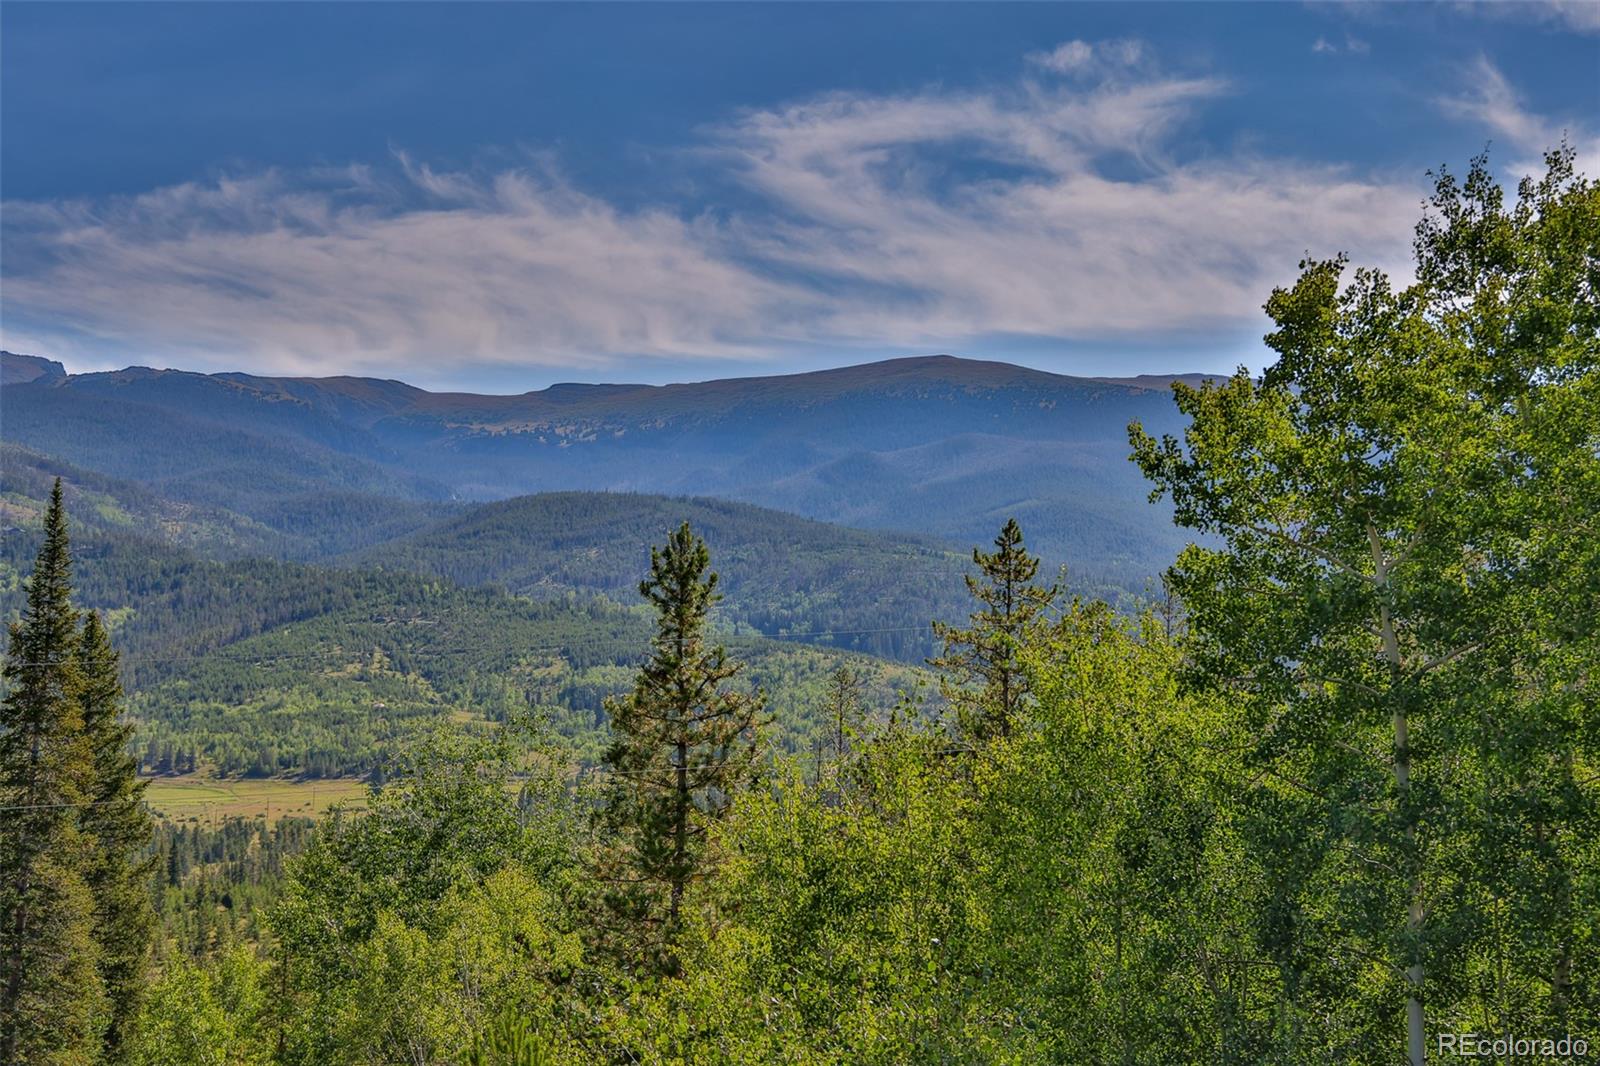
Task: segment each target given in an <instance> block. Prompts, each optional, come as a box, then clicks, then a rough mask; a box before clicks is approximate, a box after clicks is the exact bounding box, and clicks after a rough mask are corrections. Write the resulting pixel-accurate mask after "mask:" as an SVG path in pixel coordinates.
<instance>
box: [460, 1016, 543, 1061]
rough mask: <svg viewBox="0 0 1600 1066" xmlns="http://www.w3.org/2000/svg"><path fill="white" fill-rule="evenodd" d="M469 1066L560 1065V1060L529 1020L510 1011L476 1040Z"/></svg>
mask: <svg viewBox="0 0 1600 1066" xmlns="http://www.w3.org/2000/svg"><path fill="white" fill-rule="evenodd" d="M467 1066H556V1059H555V1056H554V1055H553V1054H551V1053H550V1052H549V1050H548V1049H547V1047H546V1045H545V1044H544V1042H543V1041H542V1040H540V1039H539V1036H538V1034H537V1033H536V1032H535V1031H534V1029H533V1026H532V1025H530V1024H529V1022H528V1020H527V1019H526V1018H524V1017H522V1016H521V1015H519V1014H516V1013H515V1012H513V1011H506V1012H505V1013H502V1014H501V1015H500V1016H499V1017H497V1018H496V1019H495V1020H494V1023H493V1024H492V1025H491V1026H490V1027H489V1029H488V1031H487V1032H486V1033H480V1034H478V1035H477V1036H476V1037H474V1038H473V1041H472V1053H471V1054H470V1055H468V1056H467Z"/></svg>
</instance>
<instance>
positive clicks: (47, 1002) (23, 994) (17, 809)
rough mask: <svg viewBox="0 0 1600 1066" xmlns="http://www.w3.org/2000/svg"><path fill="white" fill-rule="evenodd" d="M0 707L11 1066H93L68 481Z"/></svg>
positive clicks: (5, 1003)
mask: <svg viewBox="0 0 1600 1066" xmlns="http://www.w3.org/2000/svg"><path fill="white" fill-rule="evenodd" d="M44 528H45V539H44V545H43V547H42V548H40V550H39V557H38V562H37V563H36V564H35V566H34V571H33V577H32V578H31V579H30V581H29V584H28V596H27V601H26V603H25V605H24V607H23V609H22V617H21V619H20V620H19V621H18V622H16V623H14V624H13V625H12V627H11V642H10V648H9V649H8V652H7V656H6V663H5V668H4V676H5V679H6V682H7V685H8V688H9V691H8V693H7V695H6V697H5V700H4V701H3V702H0V806H3V807H5V808H7V810H6V811H5V819H4V822H5V831H4V833H3V834H0V898H3V913H0V967H3V973H0V1062H4V1063H6V1066H42V1064H51V1066H56V1064H60V1066H67V1064H77V1063H87V1062H89V1061H92V1059H93V1058H94V1056H95V1052H96V1050H97V1045H98V1042H99V1033H98V1032H97V1029H98V1027H99V1023H100V1021H101V1019H102V1003H103V995H102V993H101V989H100V978H99V974H98V972H97V969H96V957H97V954H98V952H97V947H96V944H95V940H94V920H95V914H94V910H95V908H94V901H93V897H92V895H91V892H90V887H89V881H88V870H89V869H90V867H91V865H92V863H93V860H94V844H93V841H92V840H91V839H90V838H89V836H88V835H87V834H85V833H84V832H83V831H82V830H81V829H80V828H79V825H78V820H79V812H80V809H81V807H82V805H83V803H84V802H85V801H86V800H88V799H89V796H88V794H87V785H88V782H89V779H90V774H91V772H92V766H93V761H94V756H93V752H92V750H91V747H90V744H89V741H88V737H87V736H86V734H85V733H84V730H83V711H82V706H81V703H80V694H81V692H82V688H83V683H82V682H83V678H82V672H81V668H80V665H81V664H80V660H79V656H78V644H79V633H78V616H77V613H76V612H75V611H74V610H73V609H72V603H71V592H72V587H71V586H72V566H71V557H70V553H69V550H68V543H67V518H66V513H65V510H64V508H63V505H62V498H61V481H60V479H59V478H58V479H57V480H56V483H55V487H54V488H53V489H52V490H51V493H50V505H49V508H48V509H47V510H46V512H45V521H44Z"/></svg>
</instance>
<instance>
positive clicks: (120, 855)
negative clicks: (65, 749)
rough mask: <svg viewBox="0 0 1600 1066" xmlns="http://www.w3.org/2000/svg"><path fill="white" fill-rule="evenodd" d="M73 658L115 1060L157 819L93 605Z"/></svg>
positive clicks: (142, 922)
mask: <svg viewBox="0 0 1600 1066" xmlns="http://www.w3.org/2000/svg"><path fill="white" fill-rule="evenodd" d="M78 663H79V667H78V668H79V673H80V675H81V684H82V689H81V695H80V698H79V702H80V705H81V707H82V712H83V729H84V733H85V735H86V736H87V738H88V742H89V747H90V751H91V754H92V758H93V760H94V773H93V777H92V779H91V782H90V787H89V789H88V799H89V803H88V805H87V806H85V807H84V808H83V815H82V818H81V821H80V825H81V826H82V828H83V830H84V831H85V832H86V833H88V834H89V836H90V838H91V839H92V841H93V843H94V859H93V862H92V863H91V865H90V867H89V870H88V882H89V889H90V891H91V893H92V894H93V896H94V901H95V927H96V933H95V939H96V941H97V943H98V944H99V948H100V950H99V965H100V977H101V983H102V985H103V986H104V988H105V991H106V995H107V998H108V1000H109V1002H108V1004H107V1006H108V1011H109V1018H108V1022H107V1025H106V1030H105V1051H106V1058H107V1061H110V1062H116V1061H118V1060H119V1059H120V1057H121V1055H122V1049H123V1046H124V1044H125V1042H126V1038H127V1035H128V1028H129V1026H130V1025H131V1024H132V1022H133V1019H134V1018H135V1016H136V1015H137V1013H138V1007H139V998H140V994H141V992H142V990H143V987H144V969H145V964H146V962H147V960H148V959H149V955H150V946H151V938H152V936H153V934H154V932H155V913H154V911H153V909H152V907H151V900H150V878H151V873H152V871H153V869H154V864H155V861H156V857H155V856H154V855H153V854H152V855H150V856H149V857H146V858H141V854H142V853H143V852H144V851H145V850H146V847H147V845H148V844H149V842H150V836H151V832H152V830H153V828H154V826H153V823H152V821H151V818H150V812H149V811H148V810H147V809H146V807H145V804H144V789H145V784H144V782H141V781H139V780H137V778H136V777H135V769H136V763H135V760H134V758H133V756H132V755H131V754H130V753H129V751H128V741H129V738H130V737H131V736H132V734H133V726H132V725H130V724H129V723H127V722H125V721H123V720H122V682H121V681H120V680H119V679H118V676H117V653H116V652H115V651H114V650H112V647H111V641H110V639H109V637H108V635H107V633H106V629H105V626H104V625H102V624H101V622H100V616H99V615H98V614H96V613H94V612H89V613H88V614H87V615H86V616H85V618H84V624H83V633H82V636H81V637H80V639H79V643H78Z"/></svg>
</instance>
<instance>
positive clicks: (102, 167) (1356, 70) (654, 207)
mask: <svg viewBox="0 0 1600 1066" xmlns="http://www.w3.org/2000/svg"><path fill="white" fill-rule="evenodd" d="M1597 70H1600V4H1595V3H1565V4H1551V5H1543V4H1532V3H1508V4H1497V5H1483V4H1437V5H1435V4H1421V3H1408V4H1396V5H1386V4H1289V3H1252V4H1216V3H1184V4H1157V3H1147V4H1119V5H1101V4H1064V5H1043V4H1027V5H998V4H986V5H975V6H969V5H961V4H935V5H919V4H886V5H871V6H857V5H847V4H814V5H776V4H766V5H757V4H749V5H742V4H740V5H736V4H717V5H707V6H699V5H666V4H648V5H632V4H611V5H593V6H568V5H522V4H482V5H480V4H443V5H433V4H394V5H391V4H378V3H365V4H347V5H336V4H269V5H255V4H214V5H203V4H173V5H165V4H160V5H156V4H134V3H123V4H114V5H108V6H100V5H91V4H32V3H19V2H14V0H13V2H8V3H6V4H5V5H3V6H0V201H3V207H0V212H3V214H0V227H3V228H0V235H3V244H0V254H3V259H0V283H3V287H0V340H3V343H4V345H5V347H7V348H9V349H11V350H13V351H29V352H36V353H38V354H45V355H50V356H53V357H56V358H61V359H63V360H64V361H65V362H66V363H67V364H68V365H69V367H71V368H73V369H95V368H105V367H111V366H121V365H126V364H129V363H141V364H148V365H157V366H176V367H184V368H193V369H203V370H220V369H246V370H252V371H257V372H264V373H296V374H334V373H360V374H374V375H382V376H393V377H401V378H404V379H406V380H410V381H414V382H417V383H420V384H425V385H428V386H430V387H457V388H477V389H495V390H500V391H514V390H520V389H524V388H533V387H538V386H541V385H544V384H547V383H549V382H552V381H559V380H645V381H669V380H683V379H689V378H706V377H717V376H725V375H728V374H737V373H768V372H779V371H785V370H793V369H808V368H812V367H817V366H826V365H838V364H842V363H849V362H860V361H864V360H867V359H873V358H881V357H885V356H892V355H904V354H917V353H932V352H951V353H954V354H961V355H971V356H978V357H986V358H1002V359H1009V360H1013V361H1017V362H1023V363H1027V364H1029V365H1033V366H1039V367H1042V368H1045V369H1051V370H1057V371H1061V372H1066V373H1084V374H1124V373H1140V372H1154V371H1179V370H1221V369H1227V368H1230V367H1232V366H1234V365H1236V364H1238V363H1241V362H1243V363H1246V364H1249V365H1257V364H1258V363H1259V361H1260V359H1261V353H1262V349H1261V346H1260V336H1261V334H1262V332H1263V331H1264V328H1265V324H1264V320H1263V318H1262V315H1261V313H1260V305H1261V303H1262V301H1263V300H1264V299H1265V297H1266V295H1267V293H1268V292H1269V291H1270V288H1271V286H1272V285H1274V284H1279V283H1286V282H1288V281H1289V280H1291V279H1292V277H1293V275H1294V270H1295V263H1296V262H1297V260H1298V259H1299V258H1300V257H1301V256H1302V255H1304V254H1305V253H1306V252H1310V253H1312V254H1314V255H1319V256H1320V255H1328V254H1332V253H1334V252H1336V251H1347V252H1349V253H1351V254H1352V256H1353V257H1354V258H1355V259H1356V260H1357V261H1358V262H1364V263H1372V264H1376V265H1380V266H1383V267H1385V268H1387V269H1390V270H1392V271H1394V272H1395V273H1397V274H1404V272H1405V267H1406V256H1407V250H1408V242H1409V230H1410V227H1411V225H1412V224H1413V223H1414V222H1415V220H1416V217H1417V214H1418V210H1419V203H1420V200H1421V198H1422V196H1423V194H1424V193H1425V191H1426V184H1427V180H1426V176H1425V172H1426V170H1427V169H1428V168H1429V167H1434V166H1438V165H1440V164H1449V165H1451V166H1452V167H1455V168H1458V169H1459V168H1462V167H1464V165H1465V163H1466V161H1467V159H1468V158H1469V157H1470V156H1472V155H1473V154H1474V153H1476V152H1477V151H1479V150H1481V149H1482V148H1483V147H1484V146H1485V145H1486V144H1492V158H1493V160H1494V162H1495V164H1496V167H1497V169H1498V170H1499V171H1500V172H1501V173H1502V174H1503V175H1505V176H1506V177H1507V178H1508V179H1514V178H1515V177H1516V176H1517V175H1519V174H1521V173H1524V172H1526V171H1527V170H1528V169H1530V168H1531V167H1532V166H1534V165H1535V164H1536V162H1537V159H1538V157H1539V153H1540V151H1541V150H1542V149H1543V148H1544V147H1546V146H1548V145H1549V144H1551V143H1552V142H1553V141H1554V140H1555V139H1558V138H1559V137H1561V136H1562V135H1563V134H1565V135H1566V136H1568V137H1569V138H1570V139H1571V140H1572V141H1573V143H1574V144H1575V145H1576V147H1577V148H1578V150H1579V152H1580V157H1581V159H1582V163H1581V164H1580V165H1581V166H1584V167H1585V169H1586V170H1587V171H1588V172H1589V173H1591V174H1597V173H1600V167H1596V166H1594V165H1593V161H1594V160H1596V159H1600V155H1597V153H1596V151H1595V144H1594V137H1595V133H1596V130H1597V128H1600V80H1597V79H1600V75H1597V73H1596V71H1597Z"/></svg>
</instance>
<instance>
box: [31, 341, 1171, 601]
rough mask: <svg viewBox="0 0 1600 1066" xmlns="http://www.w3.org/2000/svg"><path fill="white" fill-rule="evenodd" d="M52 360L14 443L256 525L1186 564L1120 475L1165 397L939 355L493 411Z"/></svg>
mask: <svg viewBox="0 0 1600 1066" xmlns="http://www.w3.org/2000/svg"><path fill="white" fill-rule="evenodd" d="M14 362H15V363H16V366H17V367H18V369H16V370H13V369H12V365H13V363H14ZM42 362H44V361H42V360H31V357H17V356H8V357H7V359H6V363H7V375H8V376H7V382H8V384H7V387H6V388H5V390H4V393H3V395H0V419H3V431H4V435H5V438H6V440H7V441H9V442H13V443H17V444H21V445H24V446H26V447H28V448H31V449H33V450H34V451H37V452H41V453H44V454H48V455H52V456H56V457H59V458H61V459H64V460H66V461H68V462H71V463H74V464H76V465H78V466H81V467H84V468H87V469H89V470H93V471H97V472H100V473H104V474H107V475H110V476H113V477H117V478H124V479H128V480H132V481H136V482H139V483H141V484H144V485H146V486H148V487H151V488H153V489H155V490H156V491H159V492H161V493H162V494H164V495H166V496H170V497H172V498H175V499H179V500H183V501H187V502H193V503H197V504H205V505H215V506H222V507H226V508H228V509H230V510H233V511H236V512H238V513H240V514H243V515H246V516H249V517H251V518H253V519H257V520H265V519H264V518H263V516H264V515H267V514H281V513H282V512H283V508H284V506H285V501H286V500H291V499H307V498H311V497H314V496H315V495H316V494H318V493H330V492H332V493H358V494H363V495H366V496H372V497H379V498H385V497H386V498H393V499H402V500H410V501H428V500H439V501H443V500H448V499H451V498H456V499H468V500H472V499H476V500H492V499H498V498H505V497H510V496H516V495H523V494H527V493H538V492H550V491H558V490H578V491H589V490H606V491H626V492H644V493H665V494H670V495H699V496H719V497H724V498H729V499H735V500H742V501H746V502H750V503H756V504H759V505H762V506H765V507H772V508H777V509H780V510H785V511H790V512H794V513H797V514H801V515H804V516H806V517H810V518H814V519H819V520H822V521H828V522H835V523H842V524H846V525H854V526H859V527H864V528H872V529H897V530H905V531H910V532H917V533H924V534H932V535H934V536H937V537H940V538H944V539H946V540H952V541H955V542H956V543H986V542H987V541H988V540H989V539H990V538H991V537H992V536H993V534H994V531H995V530H996V529H997V528H998V527H999V525H1000V524H1002V523H1003V522H1004V521H1005V519H1006V518H1008V517H1011V516H1016V517H1017V518H1019V520H1021V521H1022V522H1023V525H1024V528H1025V529H1026V530H1027V531H1028V533H1029V539H1030V542H1031V543H1033V544H1034V545H1035V546H1036V547H1038V548H1039V549H1040V550H1042V551H1043V552H1044V554H1045V555H1046V556H1047V558H1049V559H1050V560H1051V561H1052V562H1065V563H1068V564H1069V565H1071V566H1072V567H1073V568H1074V570H1075V571H1076V572H1077V573H1078V574H1079V575H1080V576H1082V577H1085V578H1087V579H1089V580H1091V581H1104V580H1110V581H1115V582H1119V583H1121V584H1123V585H1124V586H1126V587H1130V588H1131V587H1137V586H1138V585H1140V584H1141V583H1142V582H1144V581H1146V580H1148V578H1149V577H1150V576H1151V575H1153V574H1154V573H1156V572H1157V571H1159V570H1160V569H1161V568H1162V567H1163V566H1165V565H1166V564H1167V563H1168V562H1170V561H1171V558H1172V555H1173V554H1174V553H1175V551H1176V550H1177V549H1178V548H1179V547H1181V545H1182V538H1181V537H1180V536H1178V534H1177V533H1176V532H1175V531H1174V530H1173V529H1172V528H1171V526H1170V521H1169V519H1168V517H1167V512H1166V511H1164V510H1163V509H1162V508H1160V507H1156V506H1152V505H1150V504H1149V503H1148V502H1147V500H1146V496H1147V491H1148V490H1147V486H1145V484H1144V483H1143V481H1142V480H1141V479H1140V477H1139V476H1138V473H1137V471H1136V470H1134V469H1133V468H1132V466H1131V464H1129V463H1128V462H1127V454H1128V445H1127V437H1126V426H1127V424H1128V422H1129V421H1132V420H1138V421H1140V422H1142V423H1143V424H1144V425H1145V426H1146V427H1147V428H1149V429H1151V430H1152V431H1155V432H1174V431H1177V430H1178V429H1180V428H1181V420H1180V417H1179V415H1178V412H1177V410H1176V408H1175V407H1174V405H1173V403H1172V401H1171V398H1170V396H1169V395H1168V393H1167V382H1168V381H1170V380H1171V379H1165V378H1162V379H1149V378H1135V379H1123V380H1109V379H1096V378H1074V377H1067V376H1064V375H1058V374H1050V373H1046V372H1044V371H1039V370H1031V369H1027V368H1024V367H1018V366H1013V365H1010V364H1006V363H998V362H987V361H978V360H968V359H958V358H954V357H951V356H931V357H919V358H908V359H893V360H887V361H883V362H877V363H868V364H864V365H860V366H852V367H843V368H839V369H834V370H823V371H815V372H809V373H801V374H785V375H776V376H771V377H745V378H731V379H725V380H715V381H705V382H697V383H689V384H678V385H665V386H652V385H580V384H559V385H553V386H551V387H549V388H547V389H542V390H538V391H535V392H527V393H522V394H519V395H503V396H499V395H496V396H489V395H475V394H468V393H434V392H427V391H425V390H422V389H418V388H415V387H413V386H410V385H407V384H405V383H403V382H399V381H389V380H378V379H370V378H353V377H335V378H272V377H261V376H256V375H250V374H241V373H229V374H198V373H192V372H187V371H174V370H152V369H149V368H141V367H130V368H128V369H125V370H120V371H114V372H109V373H93V374H72V375H68V374H64V373H63V374H53V373H46V372H44V371H38V372H36V373H34V376H32V377H27V378H24V377H23V376H22V375H23V374H25V373H26V372H27V371H26V370H25V369H21V368H23V367H24V366H26V367H35V366H36V364H38V363H42ZM53 365H56V366H59V364H53Z"/></svg>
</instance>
